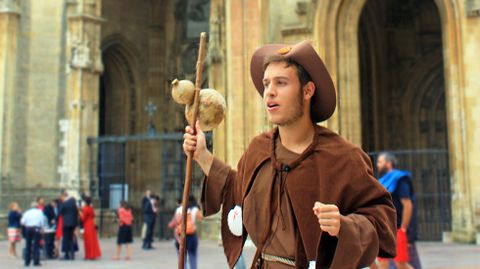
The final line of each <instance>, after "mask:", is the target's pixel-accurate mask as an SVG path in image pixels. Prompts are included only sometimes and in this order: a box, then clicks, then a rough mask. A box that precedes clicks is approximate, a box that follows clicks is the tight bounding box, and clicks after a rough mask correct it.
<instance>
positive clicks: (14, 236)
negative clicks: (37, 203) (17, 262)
mask: <svg viewBox="0 0 480 269" xmlns="http://www.w3.org/2000/svg"><path fill="white" fill-rule="evenodd" d="M9 208H10V212H8V228H7V234H8V243H9V245H8V255H9V256H10V257H18V256H17V250H16V244H17V242H19V241H20V239H21V230H20V229H21V225H20V220H21V218H22V212H21V210H20V207H19V206H18V204H17V202H12V203H10V206H9Z"/></svg>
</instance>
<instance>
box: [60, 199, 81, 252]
mask: <svg viewBox="0 0 480 269" xmlns="http://www.w3.org/2000/svg"><path fill="white" fill-rule="evenodd" d="M62 197H63V203H62V206H61V208H60V211H59V214H60V215H61V216H62V218H63V220H62V222H63V226H62V234H63V244H62V251H63V252H65V256H64V259H65V260H75V251H76V249H77V248H78V246H76V245H75V244H76V241H75V240H76V239H75V228H76V227H77V225H78V208H77V202H76V200H75V198H73V197H71V196H69V195H68V193H67V192H66V191H64V192H63V193H62Z"/></svg>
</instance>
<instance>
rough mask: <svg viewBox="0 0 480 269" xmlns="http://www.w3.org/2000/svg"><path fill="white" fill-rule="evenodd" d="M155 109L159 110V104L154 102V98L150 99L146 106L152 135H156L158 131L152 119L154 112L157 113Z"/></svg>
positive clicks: (149, 131) (148, 127) (149, 129)
mask: <svg viewBox="0 0 480 269" xmlns="http://www.w3.org/2000/svg"><path fill="white" fill-rule="evenodd" d="M155 111H157V106H156V105H155V104H154V103H153V102H152V100H149V101H148V104H147V105H146V106H145V112H147V115H148V126H147V132H148V134H150V135H154V134H155V133H156V129H155V126H154V125H153V121H152V118H153V114H155Z"/></svg>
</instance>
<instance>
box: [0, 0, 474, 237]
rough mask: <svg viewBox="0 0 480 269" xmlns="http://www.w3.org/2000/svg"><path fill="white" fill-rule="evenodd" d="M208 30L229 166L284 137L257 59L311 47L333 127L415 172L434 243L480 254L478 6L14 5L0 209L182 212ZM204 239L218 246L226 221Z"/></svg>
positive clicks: (60, 0)
mask: <svg viewBox="0 0 480 269" xmlns="http://www.w3.org/2000/svg"><path fill="white" fill-rule="evenodd" d="M279 2H280V3H281V4H279ZM200 31H207V32H208V36H209V41H208V53H207V54H208V55H207V62H206V69H205V74H204V82H203V83H204V84H203V85H204V86H208V87H211V88H215V89H217V90H218V91H220V92H221V93H222V94H224V95H225V98H226V100H227V116H226V119H225V121H224V122H223V123H222V124H221V125H220V126H219V127H218V128H217V129H216V130H215V131H214V132H213V140H212V141H213V142H212V146H213V150H214V152H215V154H216V156H218V157H219V158H220V159H223V160H225V161H226V162H228V163H229V164H231V165H232V166H235V165H236V162H237V161H238V159H239V158H240V156H241V154H242V152H243V150H244V149H245V148H246V146H247V145H248V143H249V141H250V140H251V139H252V137H253V136H254V135H256V134H258V133H259V132H262V131H265V130H268V129H269V128H271V127H272V126H270V125H269V124H268V122H267V121H266V117H265V113H264V110H263V104H262V102H261V99H260V98H259V97H258V94H257V92H256V91H255V90H254V86H253V84H252V83H251V80H250V75H249V63H250V62H249V61H250V57H251V55H252V53H253V51H254V50H255V49H256V48H257V47H259V46H261V45H263V44H266V43H296V42H299V41H301V40H305V39H307V40H310V41H311V42H312V44H313V46H314V47H315V48H316V49H317V51H318V52H319V53H320V55H321V56H322V58H323V59H324V61H325V63H326V65H327V67H328V69H329V72H330V73H331V75H332V77H333V79H334V83H335V85H336V89H337V97H338V100H337V101H338V103H337V109H336V111H335V114H334V116H333V117H332V118H331V119H329V120H328V121H327V122H324V123H322V124H323V125H325V126H327V127H329V128H331V129H333V130H335V131H337V132H339V133H340V134H341V135H343V136H344V137H346V138H347V139H349V140H350V141H352V142H354V143H356V144H357V145H359V146H361V147H362V148H363V149H364V150H365V151H366V152H368V153H369V154H370V155H371V156H372V160H375V156H376V154H378V152H379V151H383V150H390V151H394V152H395V153H397V156H399V159H400V162H401V165H403V167H404V168H406V169H410V170H412V171H413V174H414V181H415V188H416V191H417V196H418V199H419V209H420V211H421V212H420V213H419V214H420V219H421V222H422V223H421V227H420V230H419V232H420V233H424V234H422V235H421V238H422V239H424V240H446V241H448V240H454V241H460V242H474V241H475V240H476V241H477V242H480V198H479V197H480V180H479V179H478V176H477V174H479V173H480V162H479V161H478V160H479V159H480V138H479V136H478V135H476V134H477V133H478V132H480V125H479V122H478V120H477V116H476V115H478V114H477V113H480V105H479V104H480V95H478V90H479V89H480V84H479V80H478V79H477V76H478V75H477V74H478V73H480V63H479V61H478V58H479V57H480V54H479V52H478V50H479V48H480V1H478V0H406V1H403V0H402V1H400V0H304V1H299V0H281V1H273V0H242V1H240V0H239V1H236V0H230V1H226V0H162V1H147V0H145V1H132V0H0V116H1V117H0V152H1V155H0V205H1V210H0V212H5V211H4V210H6V208H7V206H8V203H9V202H10V201H12V200H18V201H21V202H22V203H23V205H26V203H27V202H28V201H29V200H31V199H33V197H35V196H38V195H43V196H47V197H54V196H55V195H56V194H57V193H58V191H59V190H60V189H68V190H71V191H73V192H75V193H80V192H82V191H86V192H87V193H88V192H89V193H91V194H92V195H94V196H98V195H99V194H102V193H103V195H104V196H103V198H99V199H98V201H99V204H100V206H101V207H105V208H110V204H109V203H112V201H116V200H115V199H113V198H114V194H113V193H114V192H110V193H109V195H110V196H108V195H107V194H105V193H107V191H108V190H110V191H111V190H113V189H112V187H114V186H122V188H125V186H127V187H128V193H127V192H124V191H122V193H123V194H122V195H123V196H124V197H123V198H127V199H128V200H129V201H131V202H132V203H133V204H134V205H136V204H137V203H138V201H139V200H140V199H141V196H142V193H143V191H144V190H145V189H147V188H150V189H152V190H154V192H156V193H158V194H159V195H160V198H161V200H163V201H162V207H163V209H165V210H164V212H167V213H169V212H170V213H171V210H172V203H173V202H172V201H173V198H174V197H178V193H179V192H180V191H181V181H182V178H181V175H182V173H181V166H179V165H177V164H178V163H179V162H181V160H182V156H181V150H179V147H178V139H177V140H175V141H177V142H175V143H173V144H168V143H170V142H168V143H167V142H166V141H167V140H168V139H173V138H172V137H174V134H178V133H181V131H182V130H183V128H184V126H185V120H184V118H183V107H181V106H179V105H177V104H175V103H174V102H173V101H172V100H171V98H170V95H169V90H170V86H169V84H170V82H171V81H172V80H173V79H174V78H177V77H179V78H188V79H193V78H194V73H195V68H194V67H195V61H196V54H197V51H196V49H197V41H198V40H197V39H198V35H199V32H200ZM152 130H153V133H151V132H150V131H152ZM149 134H150V136H149ZM169 135H173V136H169ZM157 138H158V139H157ZM102 139H103V140H102ZM122 139H123V140H122ZM92 141H94V142H92ZM112 141H113V142H112ZM168 141H170V140H168ZM172 141H173V140H172ZM109 143H116V144H115V145H113V146H112V145H111V144H109ZM118 145H121V147H118ZM167 145H168V146H167ZM170 145H171V146H170ZM105 156H107V157H105ZM119 156H120V157H119ZM104 159H105V160H106V162H105V163H103V162H102V160H104ZM173 159H175V161H172V160H173ZM108 160H115V161H112V162H110V163H109V162H108ZM112 163H113V164H112ZM109 165H110V166H109ZM106 171H107V172H112V173H113V174H115V171H121V175H120V176H118V175H114V176H111V177H110V178H109V179H108V180H107V179H105V178H106V176H105V175H107V174H108V173H107V172H106ZM104 176H105V178H104ZM200 177H201V176H200ZM199 185H200V182H199V181H198V182H197V181H196V185H195V187H194V189H193V192H194V193H195V194H199V189H198V187H199ZM173 192H174V193H173ZM171 193H173V194H171ZM105 195H107V196H105ZM125 196H126V197H125ZM105 197H107V198H105ZM432 197H433V198H432ZM102 199H104V200H105V201H103V200H102ZM112 199H113V200H112ZM104 202H105V204H104ZM427 209H431V210H427ZM168 217H169V215H168V214H166V215H164V216H163V217H162V216H161V217H160V223H163V222H164V220H166V219H168ZM160 225H163V224H160ZM162 229H163V228H162V227H160V228H159V230H160V232H159V235H160V236H166V235H167V234H166V233H163V232H162ZM204 231H205V232H204V235H205V236H209V237H216V236H217V235H218V219H217V218H212V219H210V220H208V221H206V225H205V227H204ZM428 231H435V233H434V234H427V232H428Z"/></svg>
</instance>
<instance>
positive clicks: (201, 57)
mask: <svg viewBox="0 0 480 269" xmlns="http://www.w3.org/2000/svg"><path fill="white" fill-rule="evenodd" d="M205 47H206V34H205V32H202V33H201V34H200V47H199V48H198V60H197V73H196V77H195V94H194V98H193V117H192V120H191V121H190V122H189V123H188V124H190V126H192V127H193V130H194V133H195V134H196V133H197V130H196V128H195V123H196V122H197V117H198V110H199V105H200V87H201V83H202V73H203V63H204V61H205V51H206V49H205ZM192 165H193V152H192V151H189V152H187V163H186V168H185V184H184V186H183V198H182V234H181V236H180V253H179V255H178V268H179V269H183V267H184V265H185V262H184V261H185V249H186V239H187V205H188V197H189V196H190V182H191V180H192Z"/></svg>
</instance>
